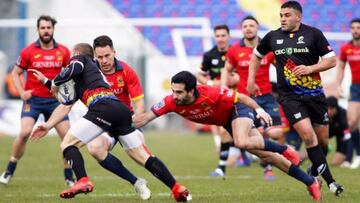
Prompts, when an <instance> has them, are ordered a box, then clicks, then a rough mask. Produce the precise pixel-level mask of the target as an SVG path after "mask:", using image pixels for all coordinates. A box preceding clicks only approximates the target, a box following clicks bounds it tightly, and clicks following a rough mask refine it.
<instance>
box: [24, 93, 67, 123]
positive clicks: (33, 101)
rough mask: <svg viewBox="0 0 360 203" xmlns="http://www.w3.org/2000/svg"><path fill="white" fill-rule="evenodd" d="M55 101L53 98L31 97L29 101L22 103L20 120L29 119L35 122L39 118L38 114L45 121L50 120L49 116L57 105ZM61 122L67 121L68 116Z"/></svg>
mask: <svg viewBox="0 0 360 203" xmlns="http://www.w3.org/2000/svg"><path fill="white" fill-rule="evenodd" d="M59 104H60V103H59V102H58V100H57V99H55V98H52V97H51V98H44V97H36V96H32V97H31V98H30V99H29V100H27V101H24V103H23V107H22V110H21V118H23V117H31V118H33V119H34V120H35V121H37V119H38V118H39V116H40V114H43V115H44V117H45V121H47V120H48V119H49V118H50V115H51V114H52V112H53V111H54V110H55V108H56V107H57V106H58V105H59ZM63 120H69V117H68V116H65V118H64V119H63Z"/></svg>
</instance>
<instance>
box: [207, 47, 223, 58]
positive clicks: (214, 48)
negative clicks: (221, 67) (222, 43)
mask: <svg viewBox="0 0 360 203" xmlns="http://www.w3.org/2000/svg"><path fill="white" fill-rule="evenodd" d="M218 52H219V51H218V49H217V46H214V47H213V48H211V49H210V50H208V51H206V52H205V53H204V56H206V57H212V56H214V55H216V54H217V53H218Z"/></svg>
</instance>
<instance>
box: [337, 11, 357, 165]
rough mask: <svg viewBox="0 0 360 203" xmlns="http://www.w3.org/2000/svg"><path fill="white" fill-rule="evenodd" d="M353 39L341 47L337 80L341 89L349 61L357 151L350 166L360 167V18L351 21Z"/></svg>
mask: <svg viewBox="0 0 360 203" xmlns="http://www.w3.org/2000/svg"><path fill="white" fill-rule="evenodd" d="M350 31H351V34H352V40H351V41H350V42H348V43H346V44H344V45H343V46H342V47H341V50H340V60H339V64H338V69H337V70H338V73H337V78H336V82H337V85H338V87H339V94H341V93H342V91H341V83H342V81H343V78H344V70H345V64H346V62H348V63H349V66H350V70H351V76H352V84H351V87H350V95H351V96H350V100H349V106H348V113H347V120H348V124H349V129H350V131H351V140H352V142H353V146H354V148H355V151H356V157H355V158H354V160H353V163H352V164H351V166H350V168H352V169H356V168H359V167H360V134H359V121H360V18H355V19H353V20H352V21H351V30H350Z"/></svg>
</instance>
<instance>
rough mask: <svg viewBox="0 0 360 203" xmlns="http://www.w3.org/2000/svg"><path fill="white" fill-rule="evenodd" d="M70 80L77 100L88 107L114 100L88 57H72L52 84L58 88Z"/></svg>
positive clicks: (108, 87)
mask: <svg viewBox="0 0 360 203" xmlns="http://www.w3.org/2000/svg"><path fill="white" fill-rule="evenodd" d="M71 79H72V80H73V81H74V82H75V90H76V95H77V98H79V99H81V101H82V102H83V103H84V104H85V105H86V106H88V107H89V106H92V105H93V104H95V103H96V102H97V101H99V100H102V99H105V98H111V99H116V97H115V95H114V94H113V93H112V91H111V89H110V85H109V84H108V82H107V81H106V79H105V76H104V75H103V74H102V73H101V71H100V69H99V68H98V67H97V65H96V63H95V62H94V61H93V60H92V59H91V58H90V57H89V56H86V55H78V56H74V57H72V58H71V59H70V64H69V65H68V66H67V68H64V69H63V70H62V71H61V72H60V74H58V75H57V76H56V77H55V79H54V84H55V85H56V86H59V85H61V84H63V83H65V82H67V81H69V80H71Z"/></svg>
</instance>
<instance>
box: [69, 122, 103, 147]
mask: <svg viewBox="0 0 360 203" xmlns="http://www.w3.org/2000/svg"><path fill="white" fill-rule="evenodd" d="M103 132H104V130H103V129H102V128H100V127H99V126H97V125H95V124H94V123H92V122H91V121H89V120H87V119H85V118H80V119H79V120H77V121H76V122H75V124H73V125H71V127H70V129H69V133H70V134H71V135H73V136H75V137H76V138H78V139H79V140H81V142H83V143H85V144H87V143H89V142H90V141H91V140H93V139H95V138H96V137H97V136H99V135H101V134H102V133H103Z"/></svg>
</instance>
